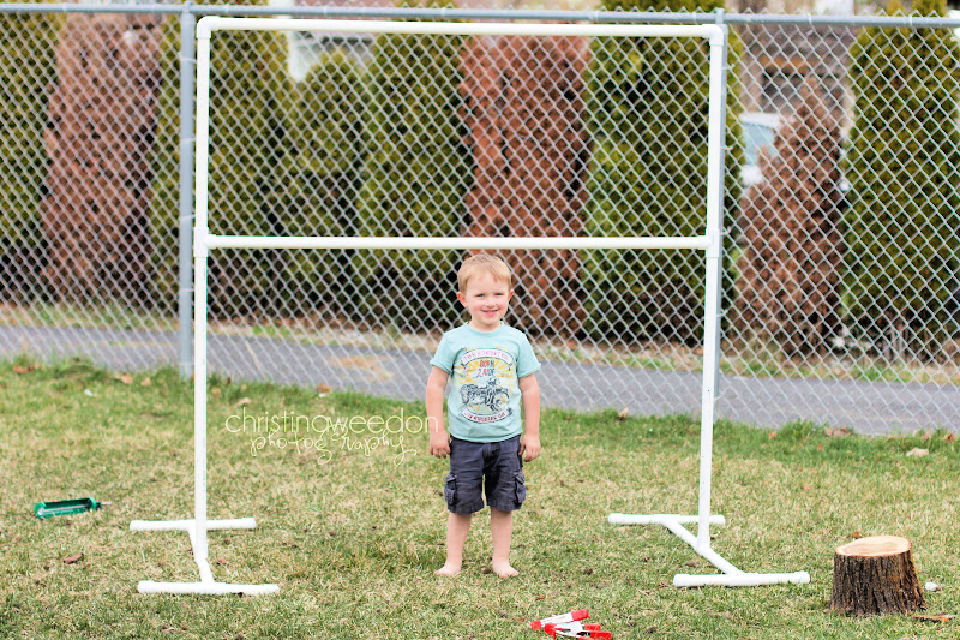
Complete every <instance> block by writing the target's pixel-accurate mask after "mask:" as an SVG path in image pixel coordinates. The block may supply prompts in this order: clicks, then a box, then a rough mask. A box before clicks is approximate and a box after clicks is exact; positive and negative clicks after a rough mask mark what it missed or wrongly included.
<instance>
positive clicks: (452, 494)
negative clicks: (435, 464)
mask: <svg viewBox="0 0 960 640" xmlns="http://www.w3.org/2000/svg"><path fill="white" fill-rule="evenodd" d="M443 499H444V500H446V501H447V506H449V507H450V508H451V509H452V508H453V503H454V502H455V501H456V499H457V476H456V475H454V474H453V473H448V474H447V477H446V478H444V480H443Z"/></svg>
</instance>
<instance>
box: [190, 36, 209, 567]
mask: <svg viewBox="0 0 960 640" xmlns="http://www.w3.org/2000/svg"><path fill="white" fill-rule="evenodd" d="M197 45H198V46H197V53H198V55H197V220H196V227H195V234H196V235H195V236H194V238H193V252H194V257H195V260H196V266H195V270H194V296H195V299H196V304H195V306H194V320H193V440H194V461H193V464H194V478H193V481H194V511H195V516H194V518H195V525H196V542H197V544H196V545H195V547H194V555H195V556H196V557H197V562H198V564H200V563H201V562H204V563H205V562H206V560H207V260H208V257H209V250H208V249H207V245H206V235H207V233H208V231H209V230H208V228H207V227H208V223H207V178H208V168H207V164H208V161H209V151H210V150H209V146H210V32H209V31H208V30H203V29H201V30H200V33H199V37H198V38H197Z"/></svg>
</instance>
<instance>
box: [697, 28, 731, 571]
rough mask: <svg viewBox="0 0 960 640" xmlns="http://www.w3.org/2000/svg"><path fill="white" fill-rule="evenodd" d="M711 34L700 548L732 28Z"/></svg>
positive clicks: (709, 457) (706, 501) (706, 538)
mask: <svg viewBox="0 0 960 640" xmlns="http://www.w3.org/2000/svg"><path fill="white" fill-rule="evenodd" d="M718 28H719V32H718V34H717V35H715V36H711V38H710V72H709V73H710V107H709V116H708V118H709V123H708V130H707V160H708V164H707V239H708V241H709V245H708V247H707V251H706V263H707V273H706V294H705V300H704V309H705V310H704V318H703V389H702V396H701V412H700V413H701V415H700V498H699V501H698V505H697V547H696V548H697V550H698V551H699V552H701V553H702V552H703V550H705V549H709V548H710V477H711V474H712V473H713V420H714V402H715V400H716V390H717V382H718V380H719V364H720V361H719V353H718V352H719V350H720V278H721V273H720V260H721V256H722V254H723V240H722V234H721V230H722V229H723V151H724V149H723V145H724V135H725V128H726V127H725V125H726V67H727V27H726V25H718Z"/></svg>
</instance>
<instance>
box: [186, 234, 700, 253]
mask: <svg viewBox="0 0 960 640" xmlns="http://www.w3.org/2000/svg"><path fill="white" fill-rule="evenodd" d="M201 239H202V242H203V245H204V246H206V247H207V248H209V249H224V248H234V249H446V250H456V249H462V250H466V249H704V250H705V249H707V248H708V247H709V244H710V243H709V240H708V239H707V237H706V236H695V237H690V238H563V237H546V238H335V237H287V236H220V235H213V234H206V235H203V236H202V237H201V238H198V240H201ZM198 244H199V242H198Z"/></svg>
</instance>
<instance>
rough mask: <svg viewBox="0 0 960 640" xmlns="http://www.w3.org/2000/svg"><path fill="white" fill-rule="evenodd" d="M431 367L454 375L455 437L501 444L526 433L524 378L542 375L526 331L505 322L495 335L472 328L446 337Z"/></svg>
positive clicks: (450, 401)
mask: <svg viewBox="0 0 960 640" xmlns="http://www.w3.org/2000/svg"><path fill="white" fill-rule="evenodd" d="M430 364H432V365H434V366H437V367H440V368H441V369H443V370H444V371H446V372H447V373H449V374H451V383H452V384H451V387H450V393H449V395H448V396H447V409H448V415H447V421H448V427H449V430H450V435H452V436H454V437H457V438H460V439H462V440H470V441H472V442H499V441H501V440H506V439H507V438H512V437H513V436H516V435H519V434H520V433H522V432H523V423H522V422H521V421H520V385H519V379H520V378H523V377H524V376H528V375H530V374H531V373H534V372H535V371H539V370H540V362H538V361H537V358H536V356H534V355H533V349H532V348H531V347H530V342H529V341H528V340H527V336H526V335H524V333H523V332H522V331H519V330H517V329H514V328H512V327H508V326H507V325H506V324H504V323H503V322H501V323H500V327H499V328H497V329H494V330H493V331H480V330H478V329H474V328H473V327H471V326H470V325H469V324H464V325H462V326H460V327H457V328H456V329H451V330H450V331H447V332H446V333H444V334H443V338H442V339H441V340H440V344H439V346H438V347H437V352H436V353H435V354H434V356H433V358H432V359H431V360H430Z"/></svg>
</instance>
